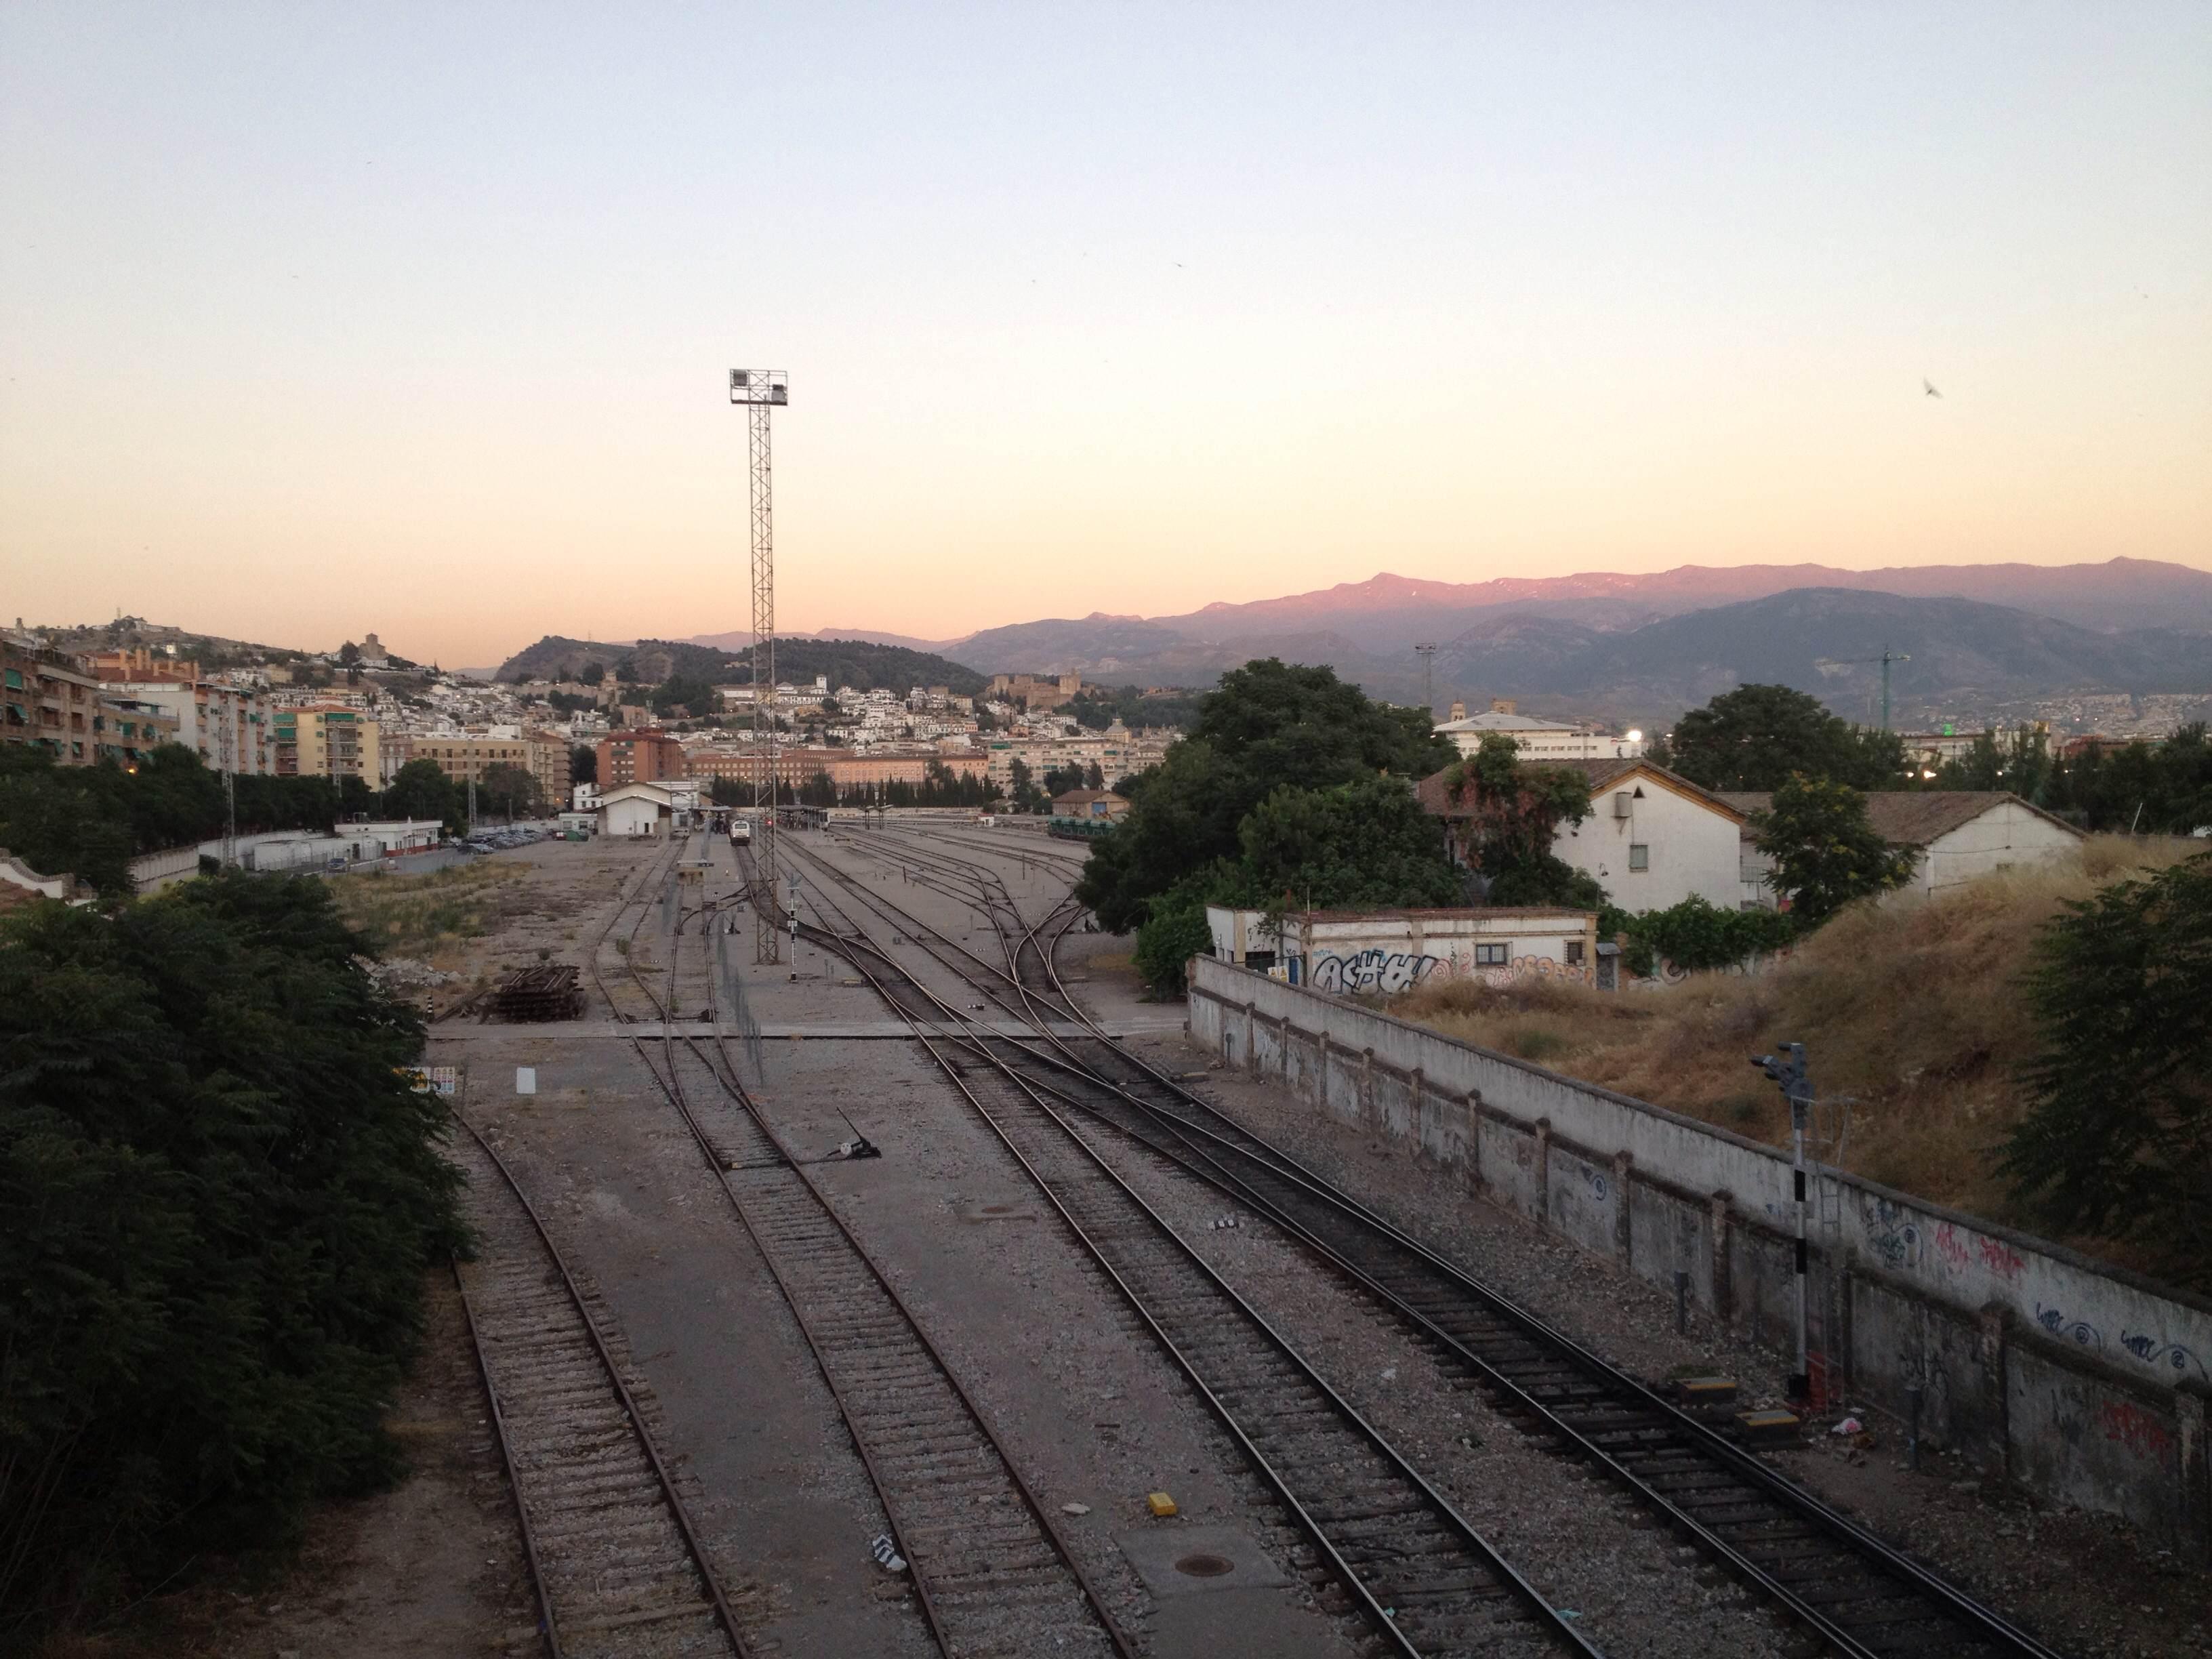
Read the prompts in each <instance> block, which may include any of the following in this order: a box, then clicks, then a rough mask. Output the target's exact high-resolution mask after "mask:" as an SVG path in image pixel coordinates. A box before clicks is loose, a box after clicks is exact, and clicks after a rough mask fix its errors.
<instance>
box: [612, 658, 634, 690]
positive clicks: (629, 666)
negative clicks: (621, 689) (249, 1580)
mask: <svg viewBox="0 0 2212 1659" xmlns="http://www.w3.org/2000/svg"><path fill="white" fill-rule="evenodd" d="M615 682H616V684H619V685H635V684H637V659H636V658H635V657H624V658H623V659H622V660H621V661H620V662H618V663H617V664H616V665H615Z"/></svg>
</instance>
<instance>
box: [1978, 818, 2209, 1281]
mask: <svg viewBox="0 0 2212 1659" xmlns="http://www.w3.org/2000/svg"><path fill="white" fill-rule="evenodd" d="M2027 987H2028V996H2029V1000H2030V1003H2031V1005H2032V1006H2033V1009H2034V1011H2035V1015H2036V1019H2035V1028H2036V1030H2038V1031H2039V1033H2040V1034H2041V1035H2042V1037H2043V1046H2042V1048H2040V1050H2039V1052H2038V1053H2037V1054H2035V1055H2034V1056H2033V1059H2032V1060H2029V1061H2028V1063H2027V1066H2026V1068H2025V1071H2024V1073H2023V1080H2024V1082H2025V1084H2026V1085H2027V1091H2028V1095H2029V1098H2030V1100H2031V1102H2032V1104H2031V1105H2030V1107H2029V1109H2028V1112H2027V1115H2026V1116H2025V1117H2024V1118H2023V1119H2022V1120H2021V1123H2020V1126H2019V1127H2017V1128H2016V1129H2015V1131H2014V1132H2013V1134H2012V1136H2011V1139H2009V1141H2008V1143H2007V1145H2006V1147H2005V1152H2004V1157H2003V1161H2002V1169H2003V1171H2004V1173H2005V1174H2006V1176H2008V1177H2009V1179H2010V1180H2011V1182H2012V1183H2013V1187H2014V1190H2015V1194H2016V1195H2017V1196H2018V1197H2019V1198H2020V1199H2021V1201H2022V1202H2023V1203H2025V1204H2026V1205H2027V1206H2028V1207H2029V1208H2030V1209H2031V1210H2032V1211H2033V1212H2034V1213H2035V1214H2036V1216H2037V1217H2038V1218H2039V1219H2040V1220H2041V1221H2042V1223H2043V1224H2044V1225H2046V1226H2049V1227H2051V1228H2052V1229H2054V1230H2056V1231H2059V1232H2062V1233H2065V1232H2088V1233H2094V1234H2100V1235H2102V1236H2105V1237H2112V1238H2121V1239H2132V1240H2136V1241H2140V1242H2141V1243H2144V1244H2147V1245H2148V1247H2149V1248H2150V1249H2151V1250H2152V1251H2153V1252H2154V1254H2155V1255H2156V1256H2157V1257H2158V1258H2159V1260H2160V1266H2161V1267H2162V1268H2163V1269H2164V1270H2165V1271H2166V1272H2167V1273H2171V1274H2172V1276H2174V1277H2175V1278H2177V1279H2180V1280H2181V1281H2182V1282H2184V1283H2185V1284H2188V1285H2193V1286H2195V1287H2197V1289H2200V1290H2203V1289H2207V1288H2212V1023H2208V1021H2207V1020H2206V1018H2205V1011H2206V1010H2207V1009H2208V1008H2212V854H2200V855H2198V856H2197V857H2196V858H2193V859H2191V860H2187V861H2186V862H2185V863H2182V864H2178V865H2175V866H2172V868H2171V869H2168V870H2166V871H2163V872H2160V873H2159V874H2158V875H2156V876H2154V877H2151V878H2148V879H2144V880H2136V881H2128V882H2122V883H2119V884H2116V885H2114V886H2112V887H2108V888H2106V890H2104V891H2103V892H2101V893H2100V894H2098V895H2097V896H2096V897H2094V898H2093V899H2089V900H2085V901H2079V902H2074V903H2070V904H2069V905H2068V907H2067V914H2065V915H2061V916H2059V917H2057V919H2056V920H2054V921H2052V922H2051V924H2050V926H2049V927H2047V928H2046V929H2045V932H2044V934H2043V937H2042V939H2040V940H2039V945H2038V950H2037V960H2036V963H2035V964H2034V966H2033V969H2031V971H2030V973H2029V976H2028V981H2027Z"/></svg>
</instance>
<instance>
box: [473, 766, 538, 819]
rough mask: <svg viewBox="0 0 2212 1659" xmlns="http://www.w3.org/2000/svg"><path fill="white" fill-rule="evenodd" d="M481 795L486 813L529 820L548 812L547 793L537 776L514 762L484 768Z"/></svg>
mask: <svg viewBox="0 0 2212 1659" xmlns="http://www.w3.org/2000/svg"><path fill="white" fill-rule="evenodd" d="M477 795H478V796H479V798H480V799H482V800H483V804H484V805H485V808H486V810H488V811H494V812H499V813H502V814H504V815H505V816H507V817H531V816H532V815H533V814H535V813H538V812H539V811H544V799H545V792H544V789H543V788H541V787H539V785H538V778H537V775H536V774H535V773H533V772H531V771H530V770H529V769H526V768H525V767H520V766H516V765H514V764H513V763H510V762H507V761H501V763H498V764H497V765H495V766H487V767H486V768H484V775H483V779H482V780H481V781H479V782H478V783H477Z"/></svg>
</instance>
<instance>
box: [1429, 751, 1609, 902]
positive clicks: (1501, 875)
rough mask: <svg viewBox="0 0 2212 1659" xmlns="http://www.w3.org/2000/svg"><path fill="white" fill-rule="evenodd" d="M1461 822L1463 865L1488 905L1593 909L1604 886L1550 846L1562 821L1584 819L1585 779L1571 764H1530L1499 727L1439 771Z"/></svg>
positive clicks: (1586, 804)
mask: <svg viewBox="0 0 2212 1659" xmlns="http://www.w3.org/2000/svg"><path fill="white" fill-rule="evenodd" d="M1444 793H1446V795H1447V796H1449V799H1451V801H1452V803H1453V805H1454V807H1455V810H1457V811H1462V812H1464V813H1466V814H1467V817H1466V818H1465V819H1464V820H1463V822H1464V823H1465V824H1466V829H1465V831H1464V833H1465V835H1466V837H1467V851H1468V865H1469V866H1470V867H1471V868H1472V869H1473V870H1474V872H1475V873H1476V875H1477V876H1478V877H1479V878H1480V880H1481V883H1482V888H1483V897H1484V899H1485V900H1486V902H1489V903H1491V904H1570V905H1575V906H1577V907H1579V908H1583V909H1589V910H1595V909H1596V908H1598V907H1599V906H1600V905H1601V904H1603V903H1604V902H1605V892H1604V890H1603V889H1602V888H1601V887H1600V886H1599V885H1598V884H1597V881H1596V878H1595V877H1592V876H1590V875H1588V874H1586V873H1584V872H1582V871H1579V870H1577V869H1576V868H1574V866H1571V865H1570V864H1569V863H1567V861H1566V860H1564V859H1562V858H1560V857H1559V855H1558V854H1556V853H1554V852H1553V850H1552V848H1553V842H1555V840H1556V838H1557V837H1558V835H1559V826H1560V825H1561V824H1562V823H1582V822H1583V820H1584V819H1585V818H1587V817H1589V812H1590V804H1589V779H1588V778H1587V777H1585V776H1584V775H1583V773H1582V772H1581V771H1579V770H1578V769H1576V768H1574V767H1571V766H1542V765H1534V764H1530V763H1527V762H1524V761H1523V760H1522V759H1521V752H1520V745H1519V744H1516V743H1515V742H1514V741H1513V739H1512V738H1509V737H1507V736H1505V735H1504V733H1503V732H1485V733H1484V734H1483V738H1482V741H1481V743H1480V744H1479V745H1478V746H1477V747H1476V750H1475V751H1474V754H1472V755H1470V756H1468V757H1467V758H1466V759H1464V760H1461V761H1456V762H1454V763H1453V764H1452V765H1451V766H1450V767H1449V768H1448V769H1446V770H1445V772H1444Z"/></svg>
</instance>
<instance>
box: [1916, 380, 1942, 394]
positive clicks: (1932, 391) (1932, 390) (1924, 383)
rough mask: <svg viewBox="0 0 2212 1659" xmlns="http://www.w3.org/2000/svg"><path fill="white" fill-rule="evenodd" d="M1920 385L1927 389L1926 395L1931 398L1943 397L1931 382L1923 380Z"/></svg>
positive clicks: (1933, 382)
mask: <svg viewBox="0 0 2212 1659" xmlns="http://www.w3.org/2000/svg"><path fill="white" fill-rule="evenodd" d="M1920 384H1921V385H1922V386H1926V387H1927V388H1928V395H1929V397H1931V398H1940V397H1942V395H1943V394H1942V392H1938V391H1937V390H1936V383H1935V381H1933V380H1923V381H1921V383H1920Z"/></svg>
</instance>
